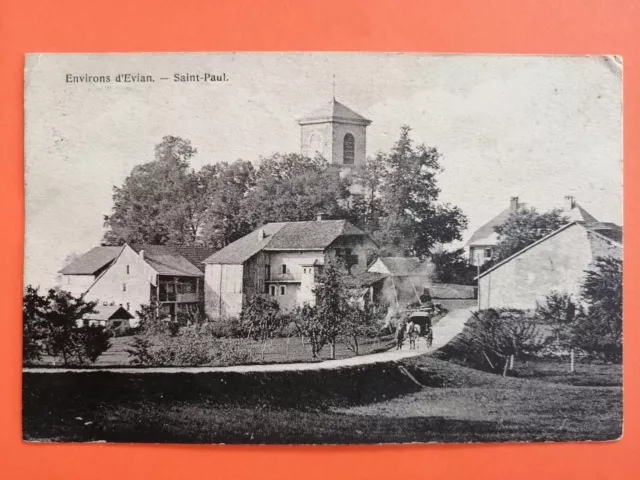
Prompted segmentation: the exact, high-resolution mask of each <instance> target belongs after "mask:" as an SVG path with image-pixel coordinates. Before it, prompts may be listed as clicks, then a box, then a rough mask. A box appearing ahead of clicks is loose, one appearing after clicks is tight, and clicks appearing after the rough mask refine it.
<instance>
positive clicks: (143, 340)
mask: <svg viewBox="0 0 640 480" xmlns="http://www.w3.org/2000/svg"><path fill="white" fill-rule="evenodd" d="M152 346H153V343H152V342H151V340H149V338H148V337H146V336H136V337H134V338H133V345H131V347H130V348H127V350H126V352H127V354H128V355H129V357H130V359H129V363H130V364H131V365H154V361H155V359H154V356H153V353H152V352H151V347H152Z"/></svg>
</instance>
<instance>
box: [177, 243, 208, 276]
mask: <svg viewBox="0 0 640 480" xmlns="http://www.w3.org/2000/svg"><path fill="white" fill-rule="evenodd" d="M173 249H174V250H175V251H176V252H177V253H179V254H180V255H182V256H183V257H184V258H186V259H187V260H189V262H191V263H192V264H193V265H195V266H196V268H198V269H199V270H200V271H202V272H204V263H202V262H204V260H205V259H207V258H209V257H210V256H211V255H213V254H214V253H216V251H217V249H216V248H213V247H173Z"/></svg>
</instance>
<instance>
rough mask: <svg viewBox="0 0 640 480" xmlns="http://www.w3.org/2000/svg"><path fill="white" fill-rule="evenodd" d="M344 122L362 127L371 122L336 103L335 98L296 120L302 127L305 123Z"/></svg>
mask: <svg viewBox="0 0 640 480" xmlns="http://www.w3.org/2000/svg"><path fill="white" fill-rule="evenodd" d="M341 120H342V121H346V122H352V123H359V124H362V125H369V124H370V123H371V120H369V119H367V118H364V117H363V116H362V115H359V114H357V113H356V112H354V111H353V110H351V109H350V108H349V107H346V106H344V105H343V104H341V103H340V102H338V101H337V100H336V99H335V98H334V99H333V100H331V101H330V102H329V103H327V104H326V105H323V106H322V107H320V108H318V109H317V110H314V111H313V112H311V113H310V114H308V115H305V116H304V117H302V118H301V119H299V120H298V123H299V124H301V125H304V124H306V123H316V122H322V121H337V122H339V121H341Z"/></svg>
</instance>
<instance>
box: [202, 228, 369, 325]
mask: <svg viewBox="0 0 640 480" xmlns="http://www.w3.org/2000/svg"><path fill="white" fill-rule="evenodd" d="M375 250H377V245H376V244H375V242H373V240H371V238H369V236H368V235H367V234H366V233H364V232H363V231H362V230H360V229H358V228H356V227H355V226H353V225H351V224H350V223H348V222H346V221H344V220H317V221H309V222H286V223H268V224H266V225H264V226H263V227H261V228H259V229H257V230H255V231H253V232H251V233H250V234H249V235H246V236H245V237H242V238H241V239H239V240H237V241H236V242H233V243H231V244H230V245H228V246H227V247H225V248H223V249H222V250H220V251H219V252H216V253H215V254H213V255H212V256H211V257H209V258H208V259H206V260H205V261H204V263H205V265H206V266H205V311H206V312H207V314H208V315H209V316H211V317H213V318H224V317H235V316H237V315H239V314H240V312H241V311H242V307H243V305H244V304H245V303H246V301H247V300H248V299H249V298H250V297H251V296H253V295H258V294H264V295H268V296H270V297H273V298H274V299H275V300H276V301H277V302H278V304H279V306H280V309H281V311H283V312H287V311H291V310H293V309H294V308H296V307H297V306H299V305H303V304H305V303H308V304H313V303H314V301H315V294H314V289H315V284H316V280H317V277H318V275H319V274H320V272H321V271H322V268H323V267H324V265H325V264H326V263H327V262H329V261H331V260H332V259H334V258H337V257H340V258H341V259H344V260H345V263H346V265H347V266H348V268H349V271H350V273H351V274H352V275H355V274H357V273H360V272H364V271H365V270H366V268H367V258H368V256H370V255H371V254H372V252H374V251H375Z"/></svg>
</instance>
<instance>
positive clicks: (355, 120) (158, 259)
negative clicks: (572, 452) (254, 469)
mask: <svg viewBox="0 0 640 480" xmlns="http://www.w3.org/2000/svg"><path fill="white" fill-rule="evenodd" d="M621 79H622V59H621V58H620V57H617V56H614V55H612V56H514V55H509V56H507V55H428V54H400V53H387V54H381V53H375V54H374V53H215V54H214V53H211V54H208V53H197V54H195V53H188V54H186V53H185V54H33V55H28V56H27V57H26V64H25V156H26V158H25V182H26V238H25V244H26V247H25V251H26V253H25V257H26V258H25V277H24V303H23V320H24V328H23V333H24V338H23V437H24V439H25V440H27V441H35V442H146V443H225V444H234V443H237V444H242V443H255V444H326V443H330V444H367V443H408V442H424V443H429V442H511V441H584V440H600V441H602V440H615V439H618V438H620V437H621V435H622V258H623V255H622V251H623V246H622V245H623V244H622V229H623V227H622V224H623V219H622V80H621Z"/></svg>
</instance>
